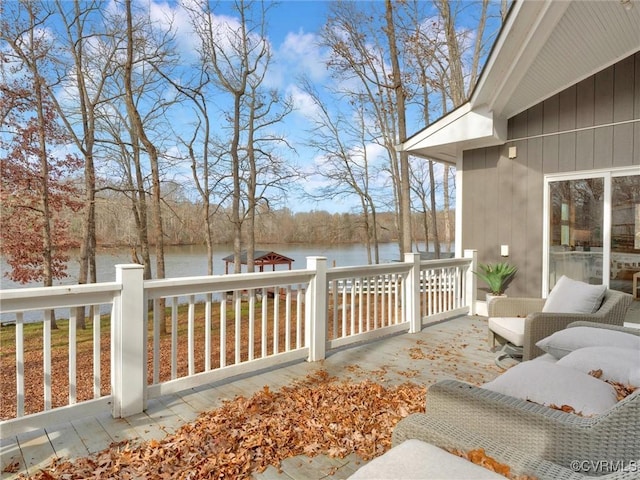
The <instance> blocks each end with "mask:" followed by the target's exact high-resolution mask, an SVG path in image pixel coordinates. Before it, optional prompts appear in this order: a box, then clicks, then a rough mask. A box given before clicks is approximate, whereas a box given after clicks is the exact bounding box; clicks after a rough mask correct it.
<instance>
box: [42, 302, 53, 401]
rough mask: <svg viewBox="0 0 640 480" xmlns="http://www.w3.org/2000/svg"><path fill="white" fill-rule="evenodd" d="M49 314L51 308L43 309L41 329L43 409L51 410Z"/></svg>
mask: <svg viewBox="0 0 640 480" xmlns="http://www.w3.org/2000/svg"><path fill="white" fill-rule="evenodd" d="M51 314H52V312H51V310H45V311H44V324H43V329H42V335H43V340H42V343H43V348H44V352H43V353H44V354H43V372H44V409H45V410H51Z"/></svg>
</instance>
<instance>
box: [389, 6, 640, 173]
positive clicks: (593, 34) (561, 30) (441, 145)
mask: <svg viewBox="0 0 640 480" xmlns="http://www.w3.org/2000/svg"><path fill="white" fill-rule="evenodd" d="M515 2H516V3H515V4H514V5H513V7H512V11H511V12H510V14H509V17H508V18H507V21H506V22H505V25H504V26H503V28H502V31H501V32H500V35H499V37H498V39H497V40H496V44H495V46H494V48H493V51H492V52H491V55H490V56H489V58H488V60H487V64H486V66H485V68H484V70H483V72H482V75H481V76H480V79H479V81H478V84H477V86H476V88H475V90H474V92H473V94H472V97H471V99H470V100H469V102H468V103H467V104H465V105H463V106H462V107H460V108H458V109H456V110H454V111H452V112H451V113H449V114H447V115H446V116H444V117H443V118H441V119H440V120H438V121H436V122H435V123H433V124H431V125H429V126H428V127H427V128H425V129H423V130H421V131H420V132H418V133H416V134H415V135H413V136H412V137H410V138H409V139H408V140H407V141H406V142H404V144H403V145H402V146H401V149H402V150H405V151H408V152H410V153H412V154H414V155H418V156H423V157H427V158H432V159H434V160H440V161H443V162H447V163H454V162H455V160H456V158H457V156H458V155H459V152H461V151H462V150H466V149H469V148H479V147H482V146H490V145H500V144H503V143H504V142H505V140H506V122H507V119H509V118H511V117H513V116H514V115H516V114H518V113H520V112H523V111H524V110H526V109H528V108H530V107H532V106H534V105H536V104H538V103H540V102H542V101H543V100H545V99H547V98H549V97H551V96H553V95H555V94H556V93H559V92H561V91H562V90H564V89H565V88H568V87H569V86H571V85H573V84H575V83H577V82H579V81H581V80H583V79H585V78H587V77H589V76H590V75H593V74H595V73H597V72H598V71H600V70H603V69H604V68H606V67H608V66H610V65H612V64H614V63H615V62H617V61H619V60H621V59H623V58H626V57H628V56H629V55H632V54H633V53H635V52H637V51H639V50H640V0H631V2H632V4H633V7H632V8H631V9H630V10H627V9H626V8H624V5H622V4H621V3H620V1H619V0H572V1H561V0H543V1H540V0H524V1H522V0H515ZM474 114H477V115H474ZM483 119H485V120H487V121H489V122H493V125H488V124H487V123H486V122H485V121H483ZM489 130H492V131H493V134H492V135H491V136H487V132H488V131H489Z"/></svg>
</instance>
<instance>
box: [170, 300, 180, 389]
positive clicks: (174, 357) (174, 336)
mask: <svg viewBox="0 0 640 480" xmlns="http://www.w3.org/2000/svg"><path fill="white" fill-rule="evenodd" d="M174 378H178V297H171V380H173V379H174Z"/></svg>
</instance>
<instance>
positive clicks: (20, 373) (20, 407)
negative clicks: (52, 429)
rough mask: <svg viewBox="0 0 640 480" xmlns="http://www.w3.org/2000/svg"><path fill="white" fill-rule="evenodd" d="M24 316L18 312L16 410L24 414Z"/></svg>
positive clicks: (19, 415) (18, 413)
mask: <svg viewBox="0 0 640 480" xmlns="http://www.w3.org/2000/svg"><path fill="white" fill-rule="evenodd" d="M23 322H24V316H23V314H22V312H18V313H16V400H17V405H16V412H17V416H18V417H22V416H23V415H24V324H23Z"/></svg>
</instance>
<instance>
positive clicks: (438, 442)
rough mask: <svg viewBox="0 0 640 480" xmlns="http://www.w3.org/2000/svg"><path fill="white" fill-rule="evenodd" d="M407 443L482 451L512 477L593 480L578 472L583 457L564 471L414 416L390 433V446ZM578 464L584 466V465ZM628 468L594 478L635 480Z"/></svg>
mask: <svg viewBox="0 0 640 480" xmlns="http://www.w3.org/2000/svg"><path fill="white" fill-rule="evenodd" d="M491 438H494V437H493V436H492V437H491ZM408 439H418V440H422V441H423V442H427V443H430V444H432V445H435V446H438V447H440V448H442V449H445V450H448V451H461V452H469V451H471V450H476V449H478V448H482V449H483V450H484V451H485V454H486V455H487V456H489V457H491V458H493V459H495V460H496V461H498V462H499V463H502V464H504V465H508V466H509V467H510V473H511V475H516V476H527V478H536V479H539V480H587V479H593V478H594V477H593V476H586V475H583V474H582V473H580V470H582V469H583V467H584V466H586V465H588V464H589V463H590V462H589V461H588V460H587V459H583V458H582V457H580V458H579V459H576V461H577V462H580V463H575V464H574V465H573V466H572V468H566V467H563V466H561V465H558V464H556V463H553V462H550V461H548V460H544V459H541V458H538V457H536V456H534V455H532V454H531V453H529V452H526V451H522V450H519V449H516V448H514V447H513V446H512V445H510V444H509V443H510V442H509V439H508V438H502V440H503V441H502V442H500V441H495V440H492V439H490V438H487V437H486V436H482V435H478V434H476V433H472V432H469V431H468V430H467V429H466V428H464V427H461V426H456V425H452V424H450V423H445V422H443V421H442V420H440V419H437V418H434V417H432V416H427V415H422V414H415V415H411V416H409V417H407V418H406V419H404V420H402V421H401V422H400V423H399V424H398V425H397V426H396V428H395V429H394V431H393V438H392V445H393V446H394V447H395V446H396V445H400V444H401V443H402V442H404V441H405V440H408ZM581 460H583V461H586V462H585V463H583V462H581ZM629 467H630V468H629V469H628V470H626V471H616V472H613V473H607V474H605V475H602V476H599V477H596V478H598V480H637V479H638V476H639V473H638V471H637V470H636V469H635V468H634V465H633V464H631V463H629ZM603 468H604V469H606V468H607V465H605V464H603Z"/></svg>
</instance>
